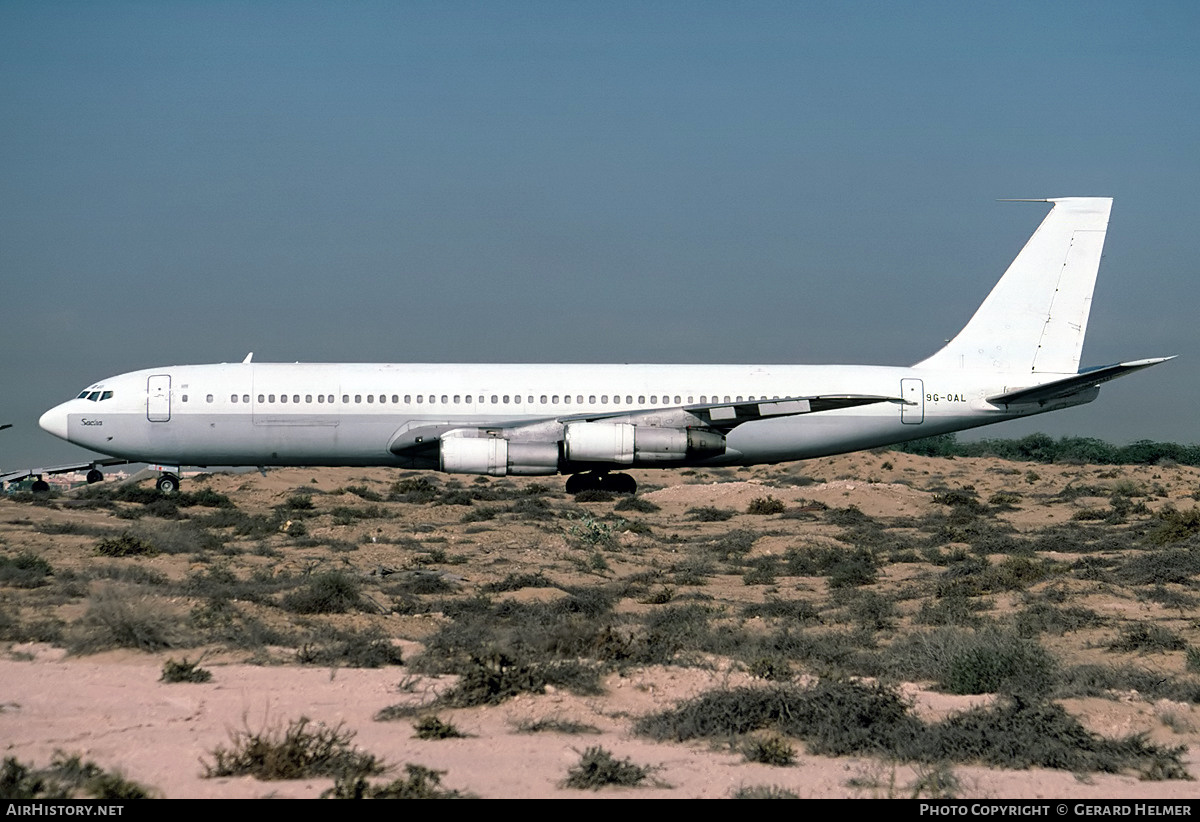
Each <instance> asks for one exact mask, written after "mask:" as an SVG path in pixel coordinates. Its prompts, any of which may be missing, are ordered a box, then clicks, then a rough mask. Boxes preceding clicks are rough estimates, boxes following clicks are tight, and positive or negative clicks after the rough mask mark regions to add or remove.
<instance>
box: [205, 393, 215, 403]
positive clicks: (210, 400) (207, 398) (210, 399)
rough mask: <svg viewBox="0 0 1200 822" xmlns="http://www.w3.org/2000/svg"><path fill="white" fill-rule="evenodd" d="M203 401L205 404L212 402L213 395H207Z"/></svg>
mask: <svg viewBox="0 0 1200 822" xmlns="http://www.w3.org/2000/svg"><path fill="white" fill-rule="evenodd" d="M204 401H205V402H212V401H213V395H212V394H209V395H208V396H206V397H205V398H204Z"/></svg>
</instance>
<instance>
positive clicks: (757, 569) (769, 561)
mask: <svg viewBox="0 0 1200 822" xmlns="http://www.w3.org/2000/svg"><path fill="white" fill-rule="evenodd" d="M778 569H779V560H778V558H776V557H757V558H755V559H753V560H751V561H750V567H749V568H748V569H747V570H746V572H745V573H744V574H742V581H743V582H744V583H746V584H747V585H774V584H775V574H776V573H777V572H778Z"/></svg>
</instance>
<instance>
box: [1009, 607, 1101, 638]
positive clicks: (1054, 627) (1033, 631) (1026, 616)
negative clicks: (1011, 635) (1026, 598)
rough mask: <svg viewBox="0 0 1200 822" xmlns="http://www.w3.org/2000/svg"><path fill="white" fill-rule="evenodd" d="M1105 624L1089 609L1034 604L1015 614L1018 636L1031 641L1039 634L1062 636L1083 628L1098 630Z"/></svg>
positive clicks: (1099, 616) (1098, 615)
mask: <svg viewBox="0 0 1200 822" xmlns="http://www.w3.org/2000/svg"><path fill="white" fill-rule="evenodd" d="M1105 622H1106V620H1105V618H1104V617H1103V616H1101V615H1100V614H1098V613H1096V612H1095V611H1093V610H1092V609H1091V608H1083V607H1079V606H1074V605H1072V606H1060V605H1051V604H1050V603H1048V602H1034V603H1031V604H1030V605H1028V606H1027V607H1025V608H1023V609H1022V610H1021V611H1019V612H1018V613H1017V619H1016V630H1017V634H1018V636H1021V637H1024V638H1026V639H1033V638H1036V637H1037V636H1039V635H1040V634H1053V635H1055V636H1062V635H1063V634H1066V633H1069V632H1071V631H1079V630H1082V629H1084V628H1098V627H1100V626H1102V625H1104V624H1105Z"/></svg>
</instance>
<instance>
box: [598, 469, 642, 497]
mask: <svg viewBox="0 0 1200 822" xmlns="http://www.w3.org/2000/svg"><path fill="white" fill-rule="evenodd" d="M606 479H607V481H606V482H605V483H604V489H605V490H606V491H612V492H613V493H614V494H636V493H637V480H635V479H634V478H633V477H631V476H629V475H628V474H609V475H608V477H607V478H606Z"/></svg>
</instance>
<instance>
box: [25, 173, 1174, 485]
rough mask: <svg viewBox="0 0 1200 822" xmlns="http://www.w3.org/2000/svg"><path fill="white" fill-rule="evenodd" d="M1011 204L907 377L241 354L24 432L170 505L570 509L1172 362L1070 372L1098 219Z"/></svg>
mask: <svg viewBox="0 0 1200 822" xmlns="http://www.w3.org/2000/svg"><path fill="white" fill-rule="evenodd" d="M1024 202H1038V203H1049V204H1051V209H1050V211H1049V213H1048V214H1047V215H1046V217H1045V218H1044V219H1043V221H1042V223H1041V225H1040V226H1039V227H1038V228H1037V230H1036V231H1035V232H1034V234H1033V236H1032V237H1031V238H1030V239H1029V240H1028V242H1027V243H1026V245H1025V246H1024V248H1023V249H1022V250H1021V252H1020V253H1019V254H1018V255H1017V257H1016V259H1015V260H1014V261H1013V262H1012V264H1011V265H1010V266H1009V268H1008V270H1007V271H1006V272H1005V274H1004V276H1003V277H1002V278H1001V279H1000V281H999V282H998V283H997V284H996V285H995V287H994V288H993V289H992V291H991V293H990V294H989V295H988V297H987V298H986V299H985V300H984V301H983V304H982V305H981V306H980V307H979V309H978V310H977V311H976V312H975V314H974V316H973V317H972V318H971V320H970V321H969V322H968V323H967V325H966V326H965V327H964V328H963V329H962V331H960V332H959V333H958V335H957V336H955V337H954V338H953V339H952V340H950V341H949V342H948V343H946V344H945V346H944V347H943V348H941V349H940V350H939V351H937V352H936V353H934V354H932V355H931V356H929V357H927V358H926V359H924V360H921V361H920V362H918V363H916V364H914V365H911V366H908V367H895V366H873V365H644V364H623V365H621V364H616V365H568V364H539V365H535V364H511V365H495V364H467V365H449V364H443V363H434V364H410V365H400V364H351V363H264V362H254V361H253V353H251V354H249V355H247V357H246V358H245V360H243V361H242V362H240V363H219V364H209V365H178V366H165V367H160V368H150V369H144V370H140V371H133V372H130V373H127V374H120V375H118V376H115V377H110V378H108V379H105V380H101V381H100V382H97V383H94V384H93V385H90V386H88V387H87V388H86V389H84V390H83V391H81V392H80V393H79V395H78V396H76V397H75V398H73V399H71V400H68V401H67V402H64V403H62V404H60V405H57V406H55V407H54V408H52V409H50V410H49V411H47V412H46V413H45V414H43V415H42V417H41V419H40V421H39V424H40V425H41V427H42V428H43V429H45V430H46V431H48V432H50V433H51V434H54V435H55V436H57V437H61V438H62V439H64V440H67V441H68V442H72V443H75V444H77V445H81V446H84V447H85V448H89V449H91V450H93V451H97V452H100V453H101V454H105V455H108V456H109V457H112V458H119V459H123V460H128V461H136V462H148V463H152V464H153V466H152V467H153V468H154V469H156V470H157V471H158V472H159V477H158V481H157V487H158V488H159V490H160V491H163V492H165V493H171V492H175V491H177V490H178V489H179V487H180V479H179V476H180V469H181V467H182V466H184V465H195V466H257V467H259V468H260V470H261V469H265V467H266V466H392V467H396V468H415V469H433V470H440V471H443V472H447V473H452V474H478V475H490V476H505V475H546V476H548V475H556V474H565V475H568V480H567V483H566V486H567V491H568V493H572V494H577V493H579V492H581V491H585V490H589V489H593V490H597V489H607V490H610V491H614V492H618V493H634V492H635V491H636V483H635V481H634V480H633V478H632V477H630V476H629V475H628V474H624V473H621V471H622V469H629V468H633V467H636V468H678V467H694V466H741V465H756V464H767V463H779V462H786V461H793V460H803V459H809V458H813V457H821V456H828V455H832V454H839V453H845V452H849V451H857V450H862V449H869V448H876V447H880V446H885V445H891V444H894V443H899V442H903V441H906V440H912V439H919V438H922V437H928V436H931V435H935V434H943V433H948V432H952V431H961V430H964V429H968V428H975V427H977V426H982V425H990V424H992V423H997V422H1002V421H1004V420H1011V419H1018V418H1023V417H1028V416H1031V415H1034V414H1042V413H1046V412H1049V411H1056V410H1058V409H1062V408H1069V407H1071V406H1075V405H1081V404H1084V403H1088V402H1091V401H1092V400H1094V399H1095V398H1096V397H1097V396H1098V394H1099V386H1100V385H1101V384H1102V383H1104V382H1107V381H1109V380H1112V379H1115V378H1117V377H1120V376H1124V375H1125V374H1128V373H1131V372H1134V371H1138V370H1141V369H1143V368H1148V367H1150V366H1152V365H1157V364H1158V363H1161V362H1165V361H1166V360H1169V359H1173V358H1172V357H1158V358H1153V359H1141V360H1131V361H1126V362H1119V363H1114V364H1112V365H1106V366H1102V367H1098V368H1087V369H1083V370H1080V368H1079V363H1080V356H1081V353H1082V349H1083V341H1084V335H1085V332H1086V330H1087V321H1088V314H1089V311H1090V309H1091V301H1092V291H1093V288H1094V285H1095V280H1096V274H1097V271H1098V269H1099V266H1100V256H1101V251H1102V249H1103V246H1104V238H1105V233H1106V231H1107V229H1108V221H1109V214H1110V211H1111V208H1112V199H1111V198H1105V197H1060V198H1050V199H1039V200H1029V201H1024ZM97 464H99V463H97ZM92 469H93V471H95V465H93V466H92ZM97 473H98V472H97Z"/></svg>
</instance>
